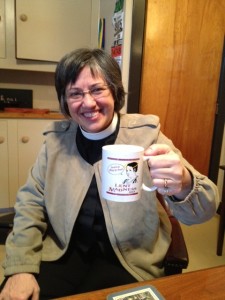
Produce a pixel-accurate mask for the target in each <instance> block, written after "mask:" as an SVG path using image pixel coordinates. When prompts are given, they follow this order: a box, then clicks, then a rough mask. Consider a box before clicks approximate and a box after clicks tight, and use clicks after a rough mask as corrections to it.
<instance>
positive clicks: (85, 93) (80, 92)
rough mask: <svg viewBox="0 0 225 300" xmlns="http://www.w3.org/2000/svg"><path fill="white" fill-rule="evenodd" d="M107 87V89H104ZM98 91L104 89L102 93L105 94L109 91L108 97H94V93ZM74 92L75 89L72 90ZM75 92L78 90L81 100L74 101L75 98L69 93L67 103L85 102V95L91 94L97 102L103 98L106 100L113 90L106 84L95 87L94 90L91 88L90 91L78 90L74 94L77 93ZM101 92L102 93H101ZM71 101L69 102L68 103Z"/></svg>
mask: <svg viewBox="0 0 225 300" xmlns="http://www.w3.org/2000/svg"><path fill="white" fill-rule="evenodd" d="M103 87H105V88H103ZM97 89H102V91H101V92H104V91H107V90H108V92H109V93H108V94H107V95H104V96H103V95H93V92H94V90H97ZM71 90H73V89H71ZM75 90H77V91H76V92H77V93H78V94H80V95H77V96H78V97H79V96H80V97H81V99H74V98H73V97H71V95H69V94H68V93H69V91H70V90H69V91H67V92H66V100H67V102H70V103H79V102H82V101H83V100H84V97H85V95H87V94H89V95H90V96H91V97H92V98H93V99H95V100H98V99H101V98H104V97H108V95H109V94H110V92H111V90H110V88H109V85H108V84H104V85H101V86H100V85H96V86H93V87H92V88H90V89H89V90H86V91H83V90H79V89H77V88H75V89H74V93H75ZM101 92H100V93H101ZM68 100H69V101H68Z"/></svg>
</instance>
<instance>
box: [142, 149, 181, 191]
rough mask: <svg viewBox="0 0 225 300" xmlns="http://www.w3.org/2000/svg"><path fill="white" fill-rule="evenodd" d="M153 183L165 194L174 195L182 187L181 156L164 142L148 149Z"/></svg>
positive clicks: (147, 153)
mask: <svg viewBox="0 0 225 300" xmlns="http://www.w3.org/2000/svg"><path fill="white" fill-rule="evenodd" d="M145 155H146V156H148V157H149V159H148V165H149V169H150V175H151V177H152V181H153V185H154V186H156V187H157V188H158V192H159V193H161V194H163V195H165V194H166V195H174V194H177V193H179V192H180V191H181V189H182V178H183V168H184V167H183V165H182V163H181V161H180V157H179V156H178V155H177V154H176V153H175V152H174V151H173V150H172V149H171V148H170V147H169V146H168V145H164V144H153V145H151V146H150V147H149V148H148V149H147V150H146V151H145Z"/></svg>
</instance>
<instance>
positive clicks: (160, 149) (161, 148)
mask: <svg viewBox="0 0 225 300" xmlns="http://www.w3.org/2000/svg"><path fill="white" fill-rule="evenodd" d="M170 151H171V148H170V147H169V146H168V145H166V144H152V145H151V146H150V147H149V148H148V149H146V150H145V155H146V156H148V155H150V156H157V155H162V154H167V153H169V152H170Z"/></svg>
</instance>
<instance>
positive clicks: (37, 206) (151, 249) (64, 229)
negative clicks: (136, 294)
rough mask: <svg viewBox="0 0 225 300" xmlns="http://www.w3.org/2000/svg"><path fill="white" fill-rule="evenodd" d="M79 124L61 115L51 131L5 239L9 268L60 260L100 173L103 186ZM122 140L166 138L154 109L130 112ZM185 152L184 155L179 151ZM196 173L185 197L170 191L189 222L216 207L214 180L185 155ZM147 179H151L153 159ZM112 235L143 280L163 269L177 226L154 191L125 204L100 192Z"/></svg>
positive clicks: (34, 266) (124, 262)
mask: <svg viewBox="0 0 225 300" xmlns="http://www.w3.org/2000/svg"><path fill="white" fill-rule="evenodd" d="M76 130H77V124H75V123H74V122H71V121H59V122H54V123H53V124H52V126H51V127H50V128H49V129H48V130H47V131H46V132H45V135H46V143H45V144H44V145H43V146H42V148H41V151H40V154H39V156H38V158H37V161H36V163H35V164H34V166H33V167H32V169H31V171H30V175H29V178H28V180H27V183H26V184H25V185H24V186H23V187H22V188H21V189H20V191H19V192H18V196H17V202H16V206H15V208H16V217H15V225H14V229H13V232H12V233H11V234H10V235H9V237H8V239H7V243H6V251H7V257H6V260H5V262H4V268H5V275H11V274H14V273H18V272H33V273H38V272H39V265H40V261H41V260H56V259H58V258H59V257H61V256H62V255H63V253H65V251H66V249H67V247H68V244H69V241H70V236H71V233H72V229H73V226H74V222H75V220H76V218H77V215H78V212H79V209H80V207H81V204H82V202H83V200H84V197H85V195H86V193H87V190H88V188H89V185H90V183H91V180H92V177H93V175H94V174H95V176H96V180H97V185H98V190H99V191H100V190H101V175H100V174H101V161H99V162H97V163H96V164H95V165H94V166H91V165H89V164H88V163H87V162H86V161H84V160H83V158H82V157H81V156H80V154H79V152H78V150H77V146H76V142H75V136H76ZM116 143H120V144H121V143H123V144H137V145H141V146H143V147H144V148H147V147H149V146H150V145H151V144H152V143H166V144H168V145H170V146H171V147H172V148H173V149H174V151H176V152H177V153H179V154H180V152H179V151H178V150H177V149H175V148H174V146H173V144H172V143H171V141H170V140H168V139H167V138H166V137H165V136H164V135H163V134H162V133H161V132H160V125H159V119H158V117H156V116H153V115H147V116H142V115H138V114H137V115H136V114H134V115H123V116H121V122H120V130H119V134H118V137H117V139H116ZM180 155H181V154H180ZM182 160H183V161H184V164H185V165H186V167H187V168H188V169H189V170H190V172H191V173H192V176H193V182H194V186H193V190H192V191H191V193H190V194H189V195H188V197H187V198H186V199H184V200H183V201H181V202H173V201H171V199H170V198H169V197H167V200H168V204H169V205H170V207H171V209H172V211H173V213H174V215H175V216H176V217H177V218H178V219H179V220H180V221H182V222H184V223H186V224H194V223H201V222H203V221H206V220H208V219H209V218H211V217H212V216H213V215H214V214H215V212H216V208H217V204H218V193H217V188H216V187H215V185H214V184H213V183H212V182H211V181H210V180H209V179H208V178H207V177H205V176H203V175H201V174H199V173H198V172H197V171H196V170H194V168H193V167H192V166H191V165H189V164H188V163H187V162H186V161H185V160H184V159H183V158H182ZM143 180H144V183H146V184H147V185H151V179H150V176H149V171H148V166H147V163H146V165H145V169H144V175H143ZM101 204H102V208H103V213H104V217H105V222H106V227H107V231H108V235H109V238H110V241H111V244H112V247H113V249H114V251H115V253H116V255H117V256H118V258H119V260H120V262H121V263H122V265H123V266H124V268H126V269H127V270H128V271H129V272H130V273H131V274H132V275H133V276H134V277H135V278H136V279H137V280H140V281H141V280H146V279H151V278H154V277H159V276H163V275H164V270H163V268H162V261H163V258H164V256H165V254H166V251H167V249H168V247H169V244H170V233H171V227H170V223H169V220H168V218H167V215H166V213H165V212H164V210H163V209H162V207H161V206H160V204H159V203H158V201H157V199H156V197H155V193H149V192H143V193H142V198H141V200H139V201H136V202H130V203H118V202H113V201H106V200H104V199H102V198H101Z"/></svg>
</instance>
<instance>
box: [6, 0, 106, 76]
mask: <svg viewBox="0 0 225 300" xmlns="http://www.w3.org/2000/svg"><path fill="white" fill-rule="evenodd" d="M1 1H4V5H5V36H6V40H5V48H6V55H5V58H0V67H1V68H4V69H20V70H33V71H49V72H54V71H55V67H56V62H57V61H59V59H60V58H61V57H62V56H63V55H64V54H65V53H67V52H69V51H72V50H74V49H76V48H80V47H97V45H98V20H99V11H100V0H32V1H30V0H16V1H14V0H7V1H6V0H0V5H1ZM2 3H3V2H2ZM0 7H1V6H0ZM0 29H1V27H0ZM0 43H1V40H0ZM0 49H1V44H0Z"/></svg>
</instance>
